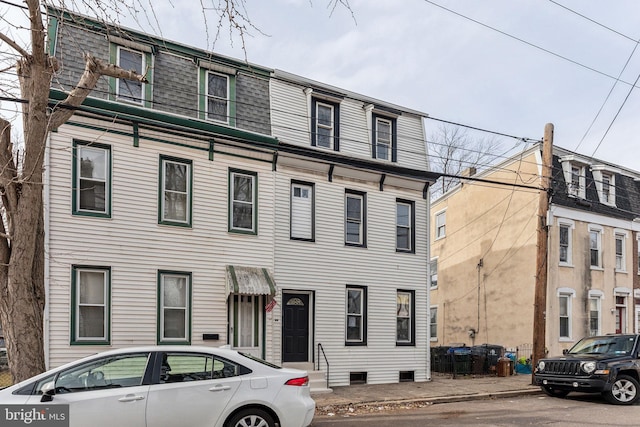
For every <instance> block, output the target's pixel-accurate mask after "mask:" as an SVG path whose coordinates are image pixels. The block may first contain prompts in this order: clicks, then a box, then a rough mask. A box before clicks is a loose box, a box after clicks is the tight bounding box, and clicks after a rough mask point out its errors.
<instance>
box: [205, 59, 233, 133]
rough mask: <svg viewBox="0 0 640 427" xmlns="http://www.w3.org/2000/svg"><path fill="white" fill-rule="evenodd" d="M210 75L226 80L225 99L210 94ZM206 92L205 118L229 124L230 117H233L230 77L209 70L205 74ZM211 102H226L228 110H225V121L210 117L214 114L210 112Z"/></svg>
mask: <svg viewBox="0 0 640 427" xmlns="http://www.w3.org/2000/svg"><path fill="white" fill-rule="evenodd" d="M209 75H214V76H216V77H222V78H224V79H225V80H226V86H227V90H226V94H225V97H224V98H222V97H219V96H216V95H212V94H211V93H209ZM205 86H206V87H205V90H206V92H205V93H206V99H205V104H204V108H205V117H206V118H207V120H213V121H216V122H220V123H229V117H230V115H231V112H230V107H231V99H230V98H231V96H230V92H231V90H230V79H229V76H228V75H226V74H222V73H216V72H213V71H210V70H207V71H206V73H205ZM209 100H214V101H219V102H224V103H225V106H226V109H225V117H224V120H221V119H218V118H216V117H210V116H209V115H210V114H212V112H211V111H209Z"/></svg>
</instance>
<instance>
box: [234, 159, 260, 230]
mask: <svg viewBox="0 0 640 427" xmlns="http://www.w3.org/2000/svg"><path fill="white" fill-rule="evenodd" d="M257 179H258V178H257V174H256V173H255V172H245V171H239V170H233V169H231V170H229V231H235V232H240V233H250V234H256V233H257V230H258V227H257V194H258V193H257Z"/></svg>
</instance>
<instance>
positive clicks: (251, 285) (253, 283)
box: [227, 265, 276, 295]
mask: <svg viewBox="0 0 640 427" xmlns="http://www.w3.org/2000/svg"><path fill="white" fill-rule="evenodd" d="M275 293H276V282H275V281H274V280H273V274H271V272H270V271H269V270H268V269H266V268H259V267H242V266H238V265H227V295H229V294H244V295H275Z"/></svg>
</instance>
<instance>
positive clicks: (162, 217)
mask: <svg viewBox="0 0 640 427" xmlns="http://www.w3.org/2000/svg"><path fill="white" fill-rule="evenodd" d="M169 164H176V165H180V166H184V167H185V181H186V189H185V191H179V190H173V189H167V188H166V185H167V165H169ZM160 174H161V176H160V209H159V212H158V215H159V222H160V223H161V224H171V225H182V226H189V225H191V197H192V193H191V192H192V182H191V181H192V164H191V161H190V160H184V159H177V158H173V157H168V156H162V155H161V156H160ZM167 194H178V195H180V194H183V195H184V197H185V218H171V217H169V216H167V215H166V214H165V208H166V206H167V202H166V201H165V196H166V195H167Z"/></svg>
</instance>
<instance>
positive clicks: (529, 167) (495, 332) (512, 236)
mask: <svg viewBox="0 0 640 427" xmlns="http://www.w3.org/2000/svg"><path fill="white" fill-rule="evenodd" d="M538 176H539V152H537V151H536V150H529V151H528V152H526V153H525V155H524V157H522V159H518V160H515V161H512V162H509V163H504V164H502V165H499V167H498V168H496V169H495V171H494V172H492V173H489V174H486V175H482V176H481V178H483V179H486V180H492V181H497V182H504V183H505V184H524V185H530V186H536V185H538ZM538 201H539V192H538V191H536V190H532V189H524V188H515V187H511V186H508V185H496V184H487V183H481V182H471V181H467V182H465V183H463V185H462V186H461V187H460V188H459V189H457V190H454V191H451V192H449V193H448V194H445V195H444V196H443V197H441V198H440V199H438V200H436V201H435V202H434V203H433V204H432V208H431V213H432V221H431V239H432V246H431V256H432V258H435V257H437V258H438V285H437V288H434V289H432V292H431V306H432V307H433V306H436V307H437V308H438V326H437V329H438V334H437V335H438V336H437V339H433V338H432V345H433V346H438V345H451V344H457V343H465V344H466V345H479V344H485V343H488V344H498V345H502V346H505V347H509V348H510V347H516V346H520V345H522V344H530V343H531V342H532V336H533V328H532V322H533V297H534V285H535V257H536V239H537V236H536V218H537V210H538ZM442 211H446V235H445V237H442V238H436V236H435V218H436V216H437V215H438V213H439V212H442ZM470 329H475V330H476V335H475V337H474V338H471V337H470V335H469V332H468V331H469V330H470Z"/></svg>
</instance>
